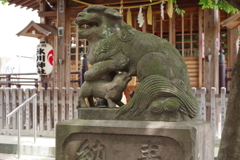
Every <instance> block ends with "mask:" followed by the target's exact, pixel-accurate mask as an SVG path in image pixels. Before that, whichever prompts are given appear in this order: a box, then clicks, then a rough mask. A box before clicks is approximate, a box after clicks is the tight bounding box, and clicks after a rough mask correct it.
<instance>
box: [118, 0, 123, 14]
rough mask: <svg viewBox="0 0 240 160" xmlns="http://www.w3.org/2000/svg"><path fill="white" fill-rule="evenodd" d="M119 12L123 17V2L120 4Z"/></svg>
mask: <svg viewBox="0 0 240 160" xmlns="http://www.w3.org/2000/svg"><path fill="white" fill-rule="evenodd" d="M119 12H120V14H121V15H123V0H121V2H120V9H119Z"/></svg>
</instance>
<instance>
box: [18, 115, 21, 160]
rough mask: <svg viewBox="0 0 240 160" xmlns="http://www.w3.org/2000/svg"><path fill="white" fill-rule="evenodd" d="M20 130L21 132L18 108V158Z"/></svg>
mask: <svg viewBox="0 0 240 160" xmlns="http://www.w3.org/2000/svg"><path fill="white" fill-rule="evenodd" d="M20 132H21V121H20V110H18V159H20V155H21V154H20V149H21V148H20Z"/></svg>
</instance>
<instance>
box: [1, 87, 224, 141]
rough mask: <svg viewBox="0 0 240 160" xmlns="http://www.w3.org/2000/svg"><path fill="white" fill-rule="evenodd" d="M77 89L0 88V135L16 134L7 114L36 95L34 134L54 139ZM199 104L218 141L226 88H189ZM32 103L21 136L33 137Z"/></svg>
mask: <svg viewBox="0 0 240 160" xmlns="http://www.w3.org/2000/svg"><path fill="white" fill-rule="evenodd" d="M79 91H80V88H77V89H74V88H69V89H66V88H62V89H59V88H55V89H51V88H48V89H47V90H44V88H41V89H40V90H39V91H37V89H25V90H23V89H10V88H5V89H3V88H0V134H5V135H8V134H11V135H12V134H15V135H16V134H17V117H16V116H15V117H13V118H12V119H11V121H10V124H9V125H7V124H6V115H7V114H9V113H10V112H11V111H12V110H14V109H15V108H16V106H18V105H20V104H22V103H23V102H24V101H25V100H26V99H28V98H29V97H31V96H32V95H33V94H35V93H38V96H37V117H38V119H37V123H38V125H37V126H38V127H37V135H38V136H40V135H41V136H51V137H54V136H55V126H56V123H57V122H59V121H65V120H70V119H76V118H77V117H78V112H77V109H76V106H77V101H78V94H79ZM192 91H193V93H194V95H195V97H196V99H197V101H198V105H199V109H200V113H199V117H198V118H199V119H201V120H208V121H211V123H212V124H213V125H214V130H215V136H216V137H219V138H220V135H221V131H222V128H223V123H224V120H225V113H226V103H227V100H228V95H227V94H226V89H225V88H222V89H221V94H216V92H215V91H216V89H215V88H212V89H211V94H206V89H205V88H202V89H201V90H196V89H195V88H193V89H192ZM32 105H33V102H30V103H28V104H26V106H25V107H24V108H23V109H22V114H21V117H20V119H21V121H22V126H21V130H22V132H21V134H22V135H33V118H32Z"/></svg>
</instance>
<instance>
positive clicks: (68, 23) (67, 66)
mask: <svg viewBox="0 0 240 160" xmlns="http://www.w3.org/2000/svg"><path fill="white" fill-rule="evenodd" d="M70 11H71V10H70V9H69V8H67V9H66V25H65V26H66V30H65V33H66V36H65V37H66V38H65V40H66V44H67V46H66V54H65V61H66V63H65V71H66V72H65V74H66V75H65V76H66V85H65V86H64V87H66V88H70V75H71V74H70V72H71V34H70V33H71V13H70ZM77 40H78V39H76V41H77ZM76 44H78V43H76ZM77 47H78V46H77ZM77 54H78V52H77ZM68 91H69V90H68V89H67V92H68Z"/></svg>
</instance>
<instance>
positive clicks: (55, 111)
mask: <svg viewBox="0 0 240 160" xmlns="http://www.w3.org/2000/svg"><path fill="white" fill-rule="evenodd" d="M58 91H59V88H57V87H56V88H55V89H54V94H53V96H54V97H53V103H54V130H56V124H57V122H58Z"/></svg>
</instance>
